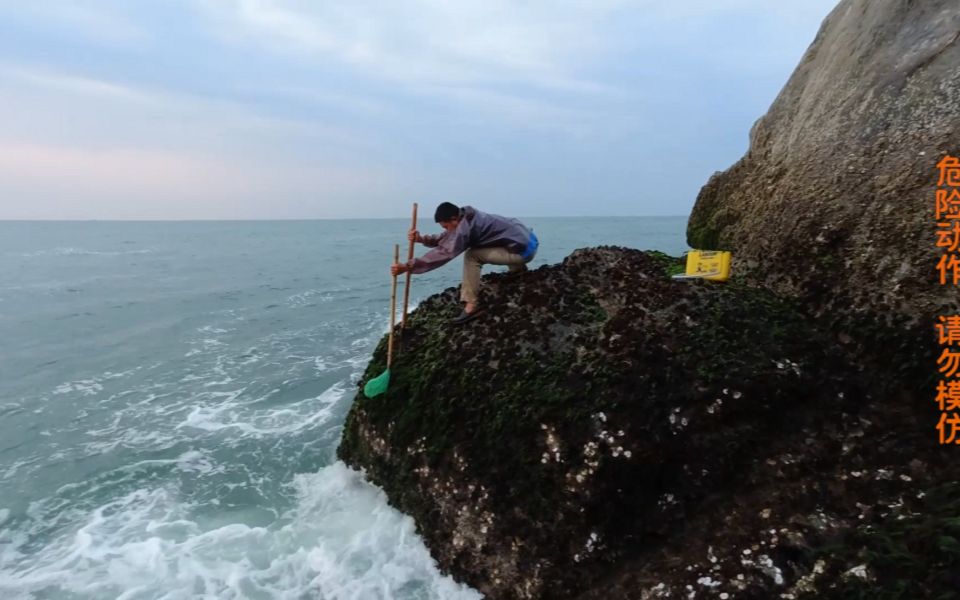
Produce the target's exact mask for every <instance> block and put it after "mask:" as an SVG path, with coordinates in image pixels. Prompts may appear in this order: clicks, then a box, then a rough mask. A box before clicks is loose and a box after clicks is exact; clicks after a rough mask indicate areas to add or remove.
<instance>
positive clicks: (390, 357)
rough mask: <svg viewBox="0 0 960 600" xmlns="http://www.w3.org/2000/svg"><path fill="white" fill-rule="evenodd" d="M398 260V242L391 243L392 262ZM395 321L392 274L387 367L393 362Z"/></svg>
mask: <svg viewBox="0 0 960 600" xmlns="http://www.w3.org/2000/svg"><path fill="white" fill-rule="evenodd" d="M399 261H400V244H394V245H393V262H394V263H397V262H399ZM396 323H397V276H396V275H394V276H393V286H392V289H391V291H390V339H389V340H388V341H387V369H390V365H391V364H393V328H394V326H395V325H396Z"/></svg>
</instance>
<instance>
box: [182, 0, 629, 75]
mask: <svg viewBox="0 0 960 600" xmlns="http://www.w3.org/2000/svg"><path fill="white" fill-rule="evenodd" d="M624 4H625V3H623V2H603V3H599V2H598V3H582V2H556V3H551V4H550V5H549V8H547V9H545V8H544V7H542V6H540V5H535V4H520V3H514V2H507V1H505V0H486V1H482V2H478V1H473V2H430V1H424V0H421V1H406V2H371V3H347V4H327V3H311V2H294V1H281V2H278V1H269V0H231V1H229V2H218V1H211V0H206V1H200V2H199V4H198V6H200V7H201V8H202V9H203V10H204V12H205V14H206V15H207V16H208V17H209V18H210V19H211V22H212V23H213V24H214V25H215V27H216V28H217V31H218V32H219V34H220V35H222V36H224V37H226V38H228V39H231V40H233V41H234V42H236V43H245V42H248V41H253V42H254V43H258V44H261V45H262V46H263V47H265V48H267V49H269V50H272V51H275V52H281V53H296V54H298V55H299V56H300V58H301V59H303V60H306V61H312V62H317V63H321V62H323V61H329V60H331V59H333V60H337V61H340V62H342V63H343V64H346V65H353V66H355V67H357V68H360V69H362V70H364V71H365V72H367V73H368V74H369V75H370V76H373V77H380V78H386V79H390V80H395V81H399V82H404V83H409V84H441V85H452V84H483V83H487V84H489V83H497V82H503V81H511V80H514V81H515V80H518V79H522V80H524V81H526V82H530V83H535V84H539V85H542V86H547V87H557V88H561V89H565V90H568V91H570V90H579V91H586V92H590V91H596V90H598V89H606V88H608V87H609V86H604V85H599V84H597V83H596V82H591V81H581V80H580V78H578V77H576V76H575V75H574V73H572V69H571V67H573V66H575V65H576V64H579V63H584V62H586V61H587V60H588V59H589V58H590V57H591V56H593V55H594V54H596V52H598V51H600V50H601V49H602V48H603V47H604V46H605V44H606V42H605V41H604V38H603V36H602V34H601V32H600V31H598V30H597V27H596V26H597V24H598V22H601V21H602V20H603V19H605V18H608V17H609V16H610V15H611V14H612V13H613V12H614V11H615V10H616V9H618V8H620V7H622V6H623V5H624Z"/></svg>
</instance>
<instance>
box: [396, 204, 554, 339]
mask: <svg viewBox="0 0 960 600" xmlns="http://www.w3.org/2000/svg"><path fill="white" fill-rule="evenodd" d="M433 220H434V221H436V222H437V223H439V224H440V227H443V229H444V232H443V233H440V234H437V235H420V232H419V231H417V230H415V229H411V230H410V232H409V233H408V234H407V239H408V240H410V241H411V242H420V243H421V244H423V245H424V246H428V247H430V248H433V250H430V251H429V252H427V253H426V254H424V255H423V256H422V257H420V258H414V259H412V260H410V261H408V262H407V263H406V264H403V263H395V264H393V265H392V266H391V267H390V272H391V273H392V274H393V275H394V276H396V275H399V274H401V273H406V272H407V271H409V272H411V273H426V272H427V271H432V270H434V269H436V268H437V267H439V266H442V265H445V264H446V263H448V262H450V261H451V260H453V259H454V258H456V257H457V255H458V254H460V253H461V252H464V251H466V253H465V254H464V255H463V283H462V284H461V285H460V301H461V302H464V303H465V306H464V307H463V311H462V312H461V313H460V314H459V315H458V316H457V317H456V318H454V319H453V323H457V324H460V323H466V322H467V321H469V320H470V319H472V318H474V317H476V316H477V315H478V314H480V312H481V311H482V310H483V309H482V308H481V307H480V305H479V301H478V297H477V294H478V292H479V289H480V267H481V266H483V265H484V264H491V265H508V266H509V267H510V272H511V273H519V272H522V271H526V270H527V263H528V262H530V261H531V260H533V257H534V256H536V254H537V246H538V241H537V236H535V235H534V234H533V230H532V229H528V228H527V227H526V226H524V225H523V224H522V223H521V222H520V221H518V220H516V219H508V218H506V217H501V216H499V215H491V214H488V213H485V212H481V211H479V210H477V209H475V208H473V207H472V206H464V207H463V208H460V207H458V206H457V205H455V204H451V203H449V202H444V203H443V204H441V205H440V206H438V207H437V211H436V212H435V213H434V215H433Z"/></svg>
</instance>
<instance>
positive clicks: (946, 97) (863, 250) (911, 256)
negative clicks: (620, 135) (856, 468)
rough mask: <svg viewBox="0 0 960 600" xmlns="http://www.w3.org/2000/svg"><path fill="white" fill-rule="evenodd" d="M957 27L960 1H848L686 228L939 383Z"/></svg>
mask: <svg viewBox="0 0 960 600" xmlns="http://www.w3.org/2000/svg"><path fill="white" fill-rule="evenodd" d="M958 40H960V3H957V2H956V1H955V0H923V1H920V2H876V1H873V0H842V1H841V2H840V3H839V4H838V5H837V7H836V8H835V9H834V10H833V11H832V12H831V13H830V15H829V16H828V17H827V19H826V20H825V21H824V23H823V25H822V27H821V29H820V32H819V33H818V35H817V37H816V39H815V40H814V42H813V44H812V45H811V46H810V48H809V49H808V50H807V52H806V54H805V55H804V57H803V59H802V60H801V62H800V64H799V66H798V67H797V69H796V70H795V71H794V73H793V75H792V76H791V78H790V80H789V81H788V83H787V84H786V86H785V87H784V88H783V90H782V91H781V92H780V94H779V95H778V97H777V99H776V100H775V101H774V103H773V105H772V106H771V107H770V110H769V112H768V113H767V114H766V115H765V116H763V117H762V118H761V119H759V120H758V121H757V122H756V124H755V125H754V127H753V129H752V131H751V134H750V149H749V151H748V152H747V154H746V155H745V156H744V157H743V158H742V159H741V160H740V161H738V162H737V163H736V164H735V165H733V166H732V167H731V168H730V169H728V170H727V171H724V172H722V173H716V174H715V175H714V176H713V177H711V179H710V181H709V182H708V183H707V185H705V186H704V187H703V189H702V190H701V192H700V194H699V196H698V198H697V202H696V205H695V206H694V209H693V212H692V214H691V217H690V221H689V224H688V230H687V237H688V242H689V243H690V245H691V246H693V247H695V248H714V249H718V248H720V249H726V250H732V251H733V253H734V271H735V272H737V273H739V274H740V275H741V276H743V277H745V278H746V279H747V280H749V281H750V282H752V283H754V284H756V285H762V286H764V287H767V288H768V289H771V290H774V291H776V292H777V293H778V294H781V295H789V296H791V297H796V298H798V299H800V300H801V301H802V302H803V303H804V304H805V305H806V306H808V307H809V308H810V310H811V311H814V312H816V313H817V314H820V315H823V316H825V317H827V318H828V319H830V320H831V321H832V328H833V329H834V330H835V331H836V332H837V333H838V334H839V335H840V337H839V338H838V339H839V341H840V342H841V343H842V344H843V345H844V346H845V347H847V348H848V350H849V355H851V356H859V357H870V356H873V358H875V359H876V360H877V361H878V362H876V364H873V365H870V368H872V369H873V370H875V371H876V372H877V373H878V375H879V374H890V375H891V377H890V379H889V385H900V386H901V388H902V389H916V388H917V387H918V386H920V385H925V384H926V382H925V381H924V379H923V376H924V374H929V373H930V368H929V365H930V364H931V363H930V361H931V360H932V357H931V355H930V354H929V353H928V352H927V350H928V348H929V346H927V345H925V344H924V341H925V340H929V338H930V331H931V330H932V326H931V324H932V323H933V320H934V319H935V317H936V315H940V314H956V313H957V312H958V311H960V305H958V296H960V295H958V294H957V288H956V287H955V286H949V285H947V286H942V285H939V273H938V272H937V261H938V259H939V256H940V254H942V250H941V249H938V248H936V247H935V233H934V230H935V229H936V225H935V219H934V211H933V207H934V189H935V187H936V184H937V182H938V176H939V171H938V168H937V163H938V162H939V161H940V160H941V159H942V158H943V156H945V155H946V154H951V155H954V156H955V155H957V154H958V153H960V148H958V146H957V140H958V139H960V41H958ZM908 331H909V334H907V332H908ZM877 345H883V346H886V347H887V352H885V353H882V354H878V353H875V352H872V348H871V347H875V346H877Z"/></svg>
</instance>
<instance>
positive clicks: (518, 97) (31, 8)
mask: <svg viewBox="0 0 960 600" xmlns="http://www.w3.org/2000/svg"><path fill="white" fill-rule="evenodd" d="M835 3H836V0H780V1H777V2H771V1H770V0H689V1H686V2H684V1H683V0H634V1H619V0H585V1H560V0H553V1H544V2H530V1H527V2H519V1H517V2H506V1H501V0H477V1H465V0H447V1H439V0H419V1H399V0H397V1H383V2H368V1H362V0H358V1H354V2H324V1H322V0H165V1H163V2H156V1H154V0H140V1H137V0H134V1H128V2H122V3H121V2H115V1H107V0H102V1H99V2H96V1H82V0H78V1H56V0H45V1H37V2H24V1H23V0H0V219H210V218H223V219H251V218H253V219H258V218H267V219H270V218H275V219H286V218H341V217H358V218H373V217H406V216H407V215H408V213H409V206H410V203H411V202H413V201H418V202H420V203H421V204H423V205H424V206H425V207H426V208H427V209H428V210H429V211H430V213H431V214H432V209H433V206H434V205H435V204H436V203H438V202H441V201H444V200H449V201H452V202H454V203H457V204H472V205H474V206H477V207H478V208H481V209H484V210H487V211H490V212H495V213H500V214H510V215H516V216H581V215H686V214H688V213H689V211H690V209H691V208H692V206H693V202H694V200H695V199H696V195H697V192H698V191H699V189H700V187H701V186H702V185H703V184H704V183H705V182H706V180H707V178H708V177H709V176H710V174H711V173H713V172H714V171H720V170H724V169H726V168H727V167H729V166H730V165H731V164H732V163H733V162H735V161H736V160H737V159H739V158H740V157H741V156H742V155H743V153H744V152H745V151H746V149H747V137H748V133H749V129H750V126H751V125H752V124H753V122H754V121H755V120H756V119H757V118H759V117H760V116H761V115H762V114H763V113H765V112H766V110H767V108H768V107H769V106H770V103H771V102H772V101H773V99H774V98H775V97H776V94H777V93H778V92H779V90H780V89H781V88H782V87H783V85H784V83H786V81H787V79H788V77H789V76H790V74H791V72H792V71H793V69H794V67H795V66H796V65H797V63H798V61H799V60H800V57H801V56H802V54H803V52H804V51H805V50H806V48H807V47H808V46H809V45H810V43H811V41H812V40H813V38H814V36H815V35H816V32H817V29H818V28H819V25H820V23H821V21H822V20H823V19H824V17H826V15H827V14H828V13H829V11H830V10H831V9H832V8H833V6H834V5H835Z"/></svg>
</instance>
